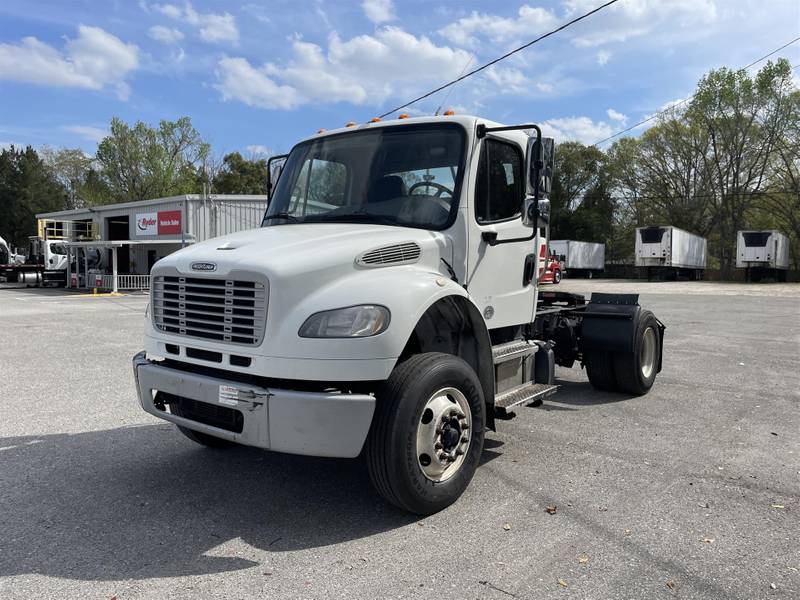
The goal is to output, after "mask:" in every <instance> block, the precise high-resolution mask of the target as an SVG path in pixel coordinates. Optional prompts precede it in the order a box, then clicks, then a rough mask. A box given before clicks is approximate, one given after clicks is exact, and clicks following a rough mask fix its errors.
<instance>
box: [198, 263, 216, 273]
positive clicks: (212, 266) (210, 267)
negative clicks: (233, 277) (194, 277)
mask: <svg viewBox="0 0 800 600" xmlns="http://www.w3.org/2000/svg"><path fill="white" fill-rule="evenodd" d="M216 270H217V264H216V263H212V262H196V263H192V271H216Z"/></svg>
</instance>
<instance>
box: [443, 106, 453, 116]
mask: <svg viewBox="0 0 800 600" xmlns="http://www.w3.org/2000/svg"><path fill="white" fill-rule="evenodd" d="M455 114H456V111H454V110H453V109H452V108H448V109H447V110H446V111H444V116H445V117H452V116H453V115H455Z"/></svg>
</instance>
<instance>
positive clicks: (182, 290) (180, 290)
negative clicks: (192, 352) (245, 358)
mask: <svg viewBox="0 0 800 600" xmlns="http://www.w3.org/2000/svg"><path fill="white" fill-rule="evenodd" d="M152 303H153V323H154V325H155V326H156V328H157V329H159V330H161V331H164V332H167V333H175V334H178V335H185V336H189V337H195V338H203V339H208V340H217V341H220V342H232V343H234V344H247V345H257V344H259V343H261V340H262V338H263V335H264V323H265V321H266V314H267V313H266V291H265V289H264V284H263V283H259V282H257V281H239V280H230V279H206V278H199V277H180V276H166V275H159V276H156V277H153V289H152Z"/></svg>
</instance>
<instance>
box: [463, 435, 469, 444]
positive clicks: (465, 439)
mask: <svg viewBox="0 0 800 600" xmlns="http://www.w3.org/2000/svg"><path fill="white" fill-rule="evenodd" d="M468 441H469V438H468V437H467V436H464V437H462V438H461V443H462V444H466V443H467V442H468Z"/></svg>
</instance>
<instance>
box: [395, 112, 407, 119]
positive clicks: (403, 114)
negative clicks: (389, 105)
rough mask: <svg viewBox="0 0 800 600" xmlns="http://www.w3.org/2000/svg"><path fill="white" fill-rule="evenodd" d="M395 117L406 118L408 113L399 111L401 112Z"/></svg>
mask: <svg viewBox="0 0 800 600" xmlns="http://www.w3.org/2000/svg"><path fill="white" fill-rule="evenodd" d="M397 118H398V119H407V118H408V113H401V114H399V115H398V116H397Z"/></svg>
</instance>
